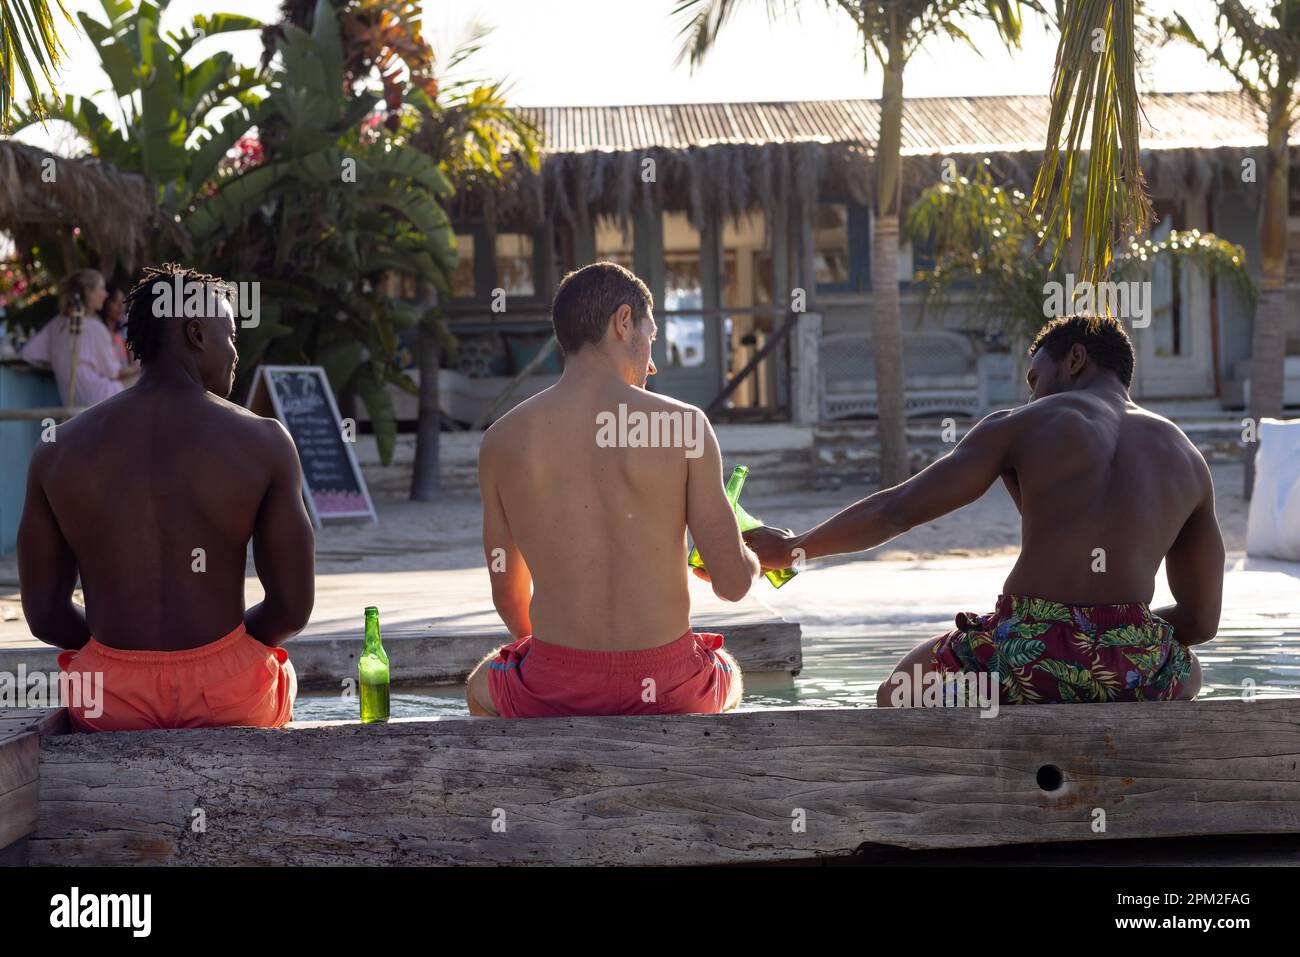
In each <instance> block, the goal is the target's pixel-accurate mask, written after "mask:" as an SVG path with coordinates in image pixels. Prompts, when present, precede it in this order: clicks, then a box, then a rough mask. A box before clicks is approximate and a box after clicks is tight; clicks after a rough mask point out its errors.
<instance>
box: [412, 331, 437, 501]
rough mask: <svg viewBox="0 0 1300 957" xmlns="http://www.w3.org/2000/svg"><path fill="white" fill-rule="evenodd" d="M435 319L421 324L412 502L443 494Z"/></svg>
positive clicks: (434, 499) (432, 498) (431, 499)
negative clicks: (418, 416) (418, 399)
mask: <svg viewBox="0 0 1300 957" xmlns="http://www.w3.org/2000/svg"><path fill="white" fill-rule="evenodd" d="M432 323H433V320H431V319H425V321H423V322H421V323H420V337H419V350H420V356H419V363H420V418H419V422H418V423H417V425H416V435H415V467H414V469H413V470H412V473H411V500H412V501H414V502H436V501H438V498H439V497H440V495H441V493H442V479H441V475H440V472H441V468H442V463H441V455H440V454H439V452H440V449H439V445H440V443H441V441H442V411H441V409H440V408H439V406H438V365H439V362H440V360H441V357H440V355H439V351H438V333H437V330H435V329H434V327H433V324H432Z"/></svg>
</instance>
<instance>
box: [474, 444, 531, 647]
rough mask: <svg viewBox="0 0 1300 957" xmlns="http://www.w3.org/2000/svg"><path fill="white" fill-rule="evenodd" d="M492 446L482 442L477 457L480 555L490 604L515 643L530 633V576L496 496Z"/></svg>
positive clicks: (498, 495)
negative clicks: (489, 584) (489, 582)
mask: <svg viewBox="0 0 1300 957" xmlns="http://www.w3.org/2000/svg"><path fill="white" fill-rule="evenodd" d="M493 444H494V443H491V442H489V441H488V439H487V438H485V439H484V443H483V445H482V446H480V448H479V457H478V487H479V494H480V496H481V497H482V499H483V555H484V557H485V558H486V559H487V565H488V574H489V575H490V577H491V580H492V604H493V605H494V606H495V607H496V610H497V614H498V615H500V616H501V620H502V621H503V622H504V623H505V626H506V630H507V631H509V632H510V636H511V637H512V638H515V639H518V638H523V637H525V636H526V635H531V634H532V633H533V623H532V619H531V618H530V617H529V606H530V605H531V604H532V601H533V576H532V573H531V572H530V571H529V570H528V563H527V562H525V561H524V554H523V552H521V551H520V550H519V546H518V545H516V544H515V537H514V534H513V533H512V532H511V531H510V523H509V522H508V521H506V510H505V508H504V507H503V506H502V504H501V495H500V494H499V493H498V492H497V485H496V477H495V472H494V465H493V463H494V459H495V456H494V453H493V452H492V445H493Z"/></svg>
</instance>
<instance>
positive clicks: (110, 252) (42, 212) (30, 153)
mask: <svg viewBox="0 0 1300 957" xmlns="http://www.w3.org/2000/svg"><path fill="white" fill-rule="evenodd" d="M51 161H52V162H51ZM162 225H163V224H161V223H159V221H158V212H157V206H156V204H155V201H154V192H153V187H152V186H150V185H149V183H148V181H147V180H146V179H145V178H144V177H143V176H139V175H136V174H133V173H124V172H122V171H121V170H118V169H117V168H115V167H113V166H111V165H110V164H108V163H105V162H103V161H101V160H98V159H95V158H93V157H85V158H81V159H72V158H68V157H63V156H56V155H55V154H53V153H50V152H47V151H46V150H43V149H40V148H39V147H36V146H31V145H28V144H26V143H18V142H15V141H14V140H0V229H6V230H9V231H12V232H18V233H23V232H30V231H31V230H33V229H41V228H44V227H49V226H78V227H80V228H81V235H82V237H83V238H84V239H85V241H86V243H87V244H88V245H89V246H90V248H91V249H93V250H95V252H97V253H99V254H100V255H101V256H103V257H105V258H108V259H113V260H116V261H117V262H118V263H119V264H121V265H122V266H123V267H124V268H126V269H128V270H134V269H135V268H137V267H138V266H139V265H140V264H141V263H142V262H143V260H144V258H145V256H146V254H147V253H146V250H147V248H148V242H149V237H150V235H151V233H152V232H153V231H154V230H155V229H157V228H160V226H162Z"/></svg>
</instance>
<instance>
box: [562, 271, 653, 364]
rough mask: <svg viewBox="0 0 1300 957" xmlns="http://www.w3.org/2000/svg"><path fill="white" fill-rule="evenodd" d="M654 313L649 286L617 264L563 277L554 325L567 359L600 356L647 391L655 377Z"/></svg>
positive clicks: (576, 272)
mask: <svg viewBox="0 0 1300 957" xmlns="http://www.w3.org/2000/svg"><path fill="white" fill-rule="evenodd" d="M653 309H654V297H653V296H651V295H650V290H649V289H647V288H646V285H645V283H643V282H642V281H641V280H640V279H638V278H637V277H636V276H635V275H634V274H633V273H632V272H630V271H629V270H627V269H624V268H623V267H622V266H620V265H618V264H617V263H611V262H598V263H592V264H591V265H590V266H583V267H582V268H581V269H576V270H574V271H573V272H571V273H569V274H568V275H567V276H565V277H564V279H563V281H562V282H561V283H560V288H559V289H557V290H556V291H555V299H554V301H553V302H552V303H551V321H552V322H553V323H554V324H555V338H556V339H557V340H558V341H559V343H560V348H561V349H562V350H564V356H565V358H566V359H572V358H573V357H574V356H577V355H578V354H580V353H581V354H584V355H588V354H590V355H593V356H599V357H600V359H601V360H602V361H604V362H607V363H609V364H610V365H611V366H613V367H614V368H615V370H616V371H617V373H618V374H619V375H620V376H622V378H623V379H624V380H626V381H627V382H628V384H629V385H635V386H640V387H644V386H645V383H646V378H647V377H649V376H652V375H654V373H655V365H654V360H653V359H652V358H651V357H650V344H651V343H652V342H653V341H654V339H655V334H656V332H657V331H658V327H657V326H656V325H655V320H654V316H653V315H652V312H653Z"/></svg>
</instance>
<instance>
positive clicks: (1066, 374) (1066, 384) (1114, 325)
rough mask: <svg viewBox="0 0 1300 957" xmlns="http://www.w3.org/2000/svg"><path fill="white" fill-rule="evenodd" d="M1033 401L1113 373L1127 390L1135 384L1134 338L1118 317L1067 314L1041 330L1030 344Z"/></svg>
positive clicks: (1030, 386)
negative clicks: (1125, 329)
mask: <svg viewBox="0 0 1300 957" xmlns="http://www.w3.org/2000/svg"><path fill="white" fill-rule="evenodd" d="M1029 356H1030V358H1031V359H1032V360H1033V361H1032V362H1031V363H1030V365H1029V374H1028V376H1027V377H1026V379H1027V381H1028V382H1029V390H1030V400H1031V401H1032V400H1034V399H1041V398H1043V396H1047V395H1054V394H1056V393H1057V392H1069V391H1070V390H1071V389H1079V388H1082V387H1084V386H1086V385H1088V384H1089V383H1091V382H1093V381H1094V380H1095V379H1096V378H1097V376H1099V375H1102V376H1105V375H1113V376H1114V377H1115V378H1116V379H1117V380H1118V381H1119V384H1120V385H1122V386H1123V387H1124V388H1125V389H1127V388H1128V387H1129V386H1131V385H1132V384H1133V362H1134V358H1133V341H1132V340H1131V339H1129V337H1128V333H1127V332H1125V331H1124V327H1123V326H1122V325H1120V323H1119V321H1118V320H1117V319H1113V318H1111V317H1096V316H1065V317H1063V318H1060V319H1053V320H1052V321H1051V322H1049V323H1048V324H1047V325H1045V326H1043V328H1042V329H1040V330H1039V332H1038V336H1037V337H1036V338H1035V339H1034V341H1033V344H1032V345H1031V346H1030V347H1029Z"/></svg>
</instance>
